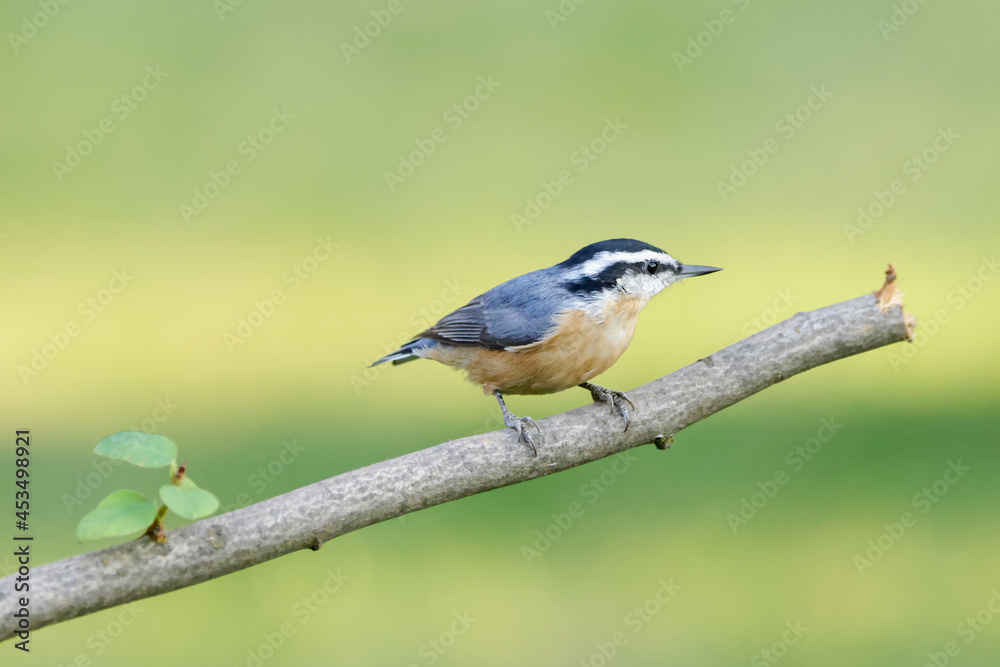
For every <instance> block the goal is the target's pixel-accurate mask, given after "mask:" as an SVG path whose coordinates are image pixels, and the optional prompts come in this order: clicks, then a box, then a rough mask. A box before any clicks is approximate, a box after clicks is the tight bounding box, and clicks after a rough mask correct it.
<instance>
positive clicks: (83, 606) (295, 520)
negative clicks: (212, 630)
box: [0, 267, 911, 640]
mask: <svg viewBox="0 0 1000 667" xmlns="http://www.w3.org/2000/svg"><path fill="white" fill-rule="evenodd" d="M887 274H888V275H889V279H887V281H886V285H885V287H883V289H881V290H879V292H876V293H875V294H874V295H873V294H867V295H865V296H862V297H859V298H857V299H853V300H851V301H845V302H843V303H839V304H835V305H832V306H827V307H825V308H821V309H819V310H814V311H811V312H808V313H799V314H797V315H795V316H794V317H792V318H790V319H788V320H786V321H784V322H781V323H779V324H777V325H775V326H773V327H771V328H769V329H766V330H764V331H761V332H759V333H757V334H755V335H753V336H751V337H749V338H747V339H744V340H742V341H740V342H738V343H735V344H734V345H730V346H729V347H727V348H725V349H724V350H720V351H719V352H716V353H715V354H713V355H711V356H709V357H706V358H704V359H701V360H699V361H697V362H695V363H693V364H691V365H690V366H687V367H686V368H682V369H680V370H678V371H677V372H675V373H672V374H670V375H667V376H666V377H662V378H660V379H659V380H655V381H653V382H650V383H649V384H647V385H644V386H642V387H639V388H637V389H634V390H632V391H630V392H629V397H630V398H631V399H632V401H633V402H634V403H635V405H636V408H637V410H636V411H635V413H634V415H633V416H632V425H631V427H630V428H629V430H628V431H627V432H624V433H623V432H622V430H621V423H622V422H621V418H620V417H618V416H617V415H613V414H611V412H610V410H609V408H608V406H607V405H606V404H593V405H587V406H585V407H581V408H578V409H576V410H572V411H570V412H566V413H563V414H560V415H556V416H553V417H550V418H548V419H544V420H541V421H539V422H538V425H539V427H540V428H541V431H542V437H541V438H540V440H539V442H538V444H539V449H538V456H537V458H535V457H532V455H531V452H530V450H529V449H528V448H527V447H526V446H524V445H521V444H518V443H517V442H516V441H515V439H514V437H513V435H512V433H511V432H510V431H508V430H504V431H497V432H493V433H486V434H483V435H475V436H470V437H467V438H461V439H459V440H453V441H450V442H445V443H443V444H440V445H437V446H435V447H430V448H429V449H424V450H422V451H418V452H414V453H412V454H407V455H405V456H401V457H399V458H395V459H391V460H389V461H383V462H381V463H376V464H374V465H371V466H368V467H366V468H362V469H360V470H355V471H352V472H348V473H344V474H342V475H338V476H337V477H332V478H330V479H327V480H324V481H321V482H317V483H315V484H311V485H309V486H306V487H303V488H300V489H297V490H295V491H292V492H290V493H286V494H284V495H282V496H278V497H276V498H272V499H270V500H266V501H264V502H260V503H257V504H256V505H251V506H250V507H245V508H243V509H239V510H236V511H234V512H230V513H228V514H223V515H220V516H216V517H212V518H209V519H205V520H203V521H199V522H197V523H193V524H191V525H188V526H185V527H183V528H179V529H177V530H173V531H170V532H169V533H168V537H169V541H168V542H167V543H166V544H155V543H153V542H151V541H150V540H149V539H147V538H140V539H137V540H133V541H131V542H128V543H125V544H121V545H118V546H114V547H110V548H107V549H102V550H100V551H94V552H91V553H85V554H81V555H79V556H73V557H71V558H66V559H64V560H61V561H58V562H55V563H50V564H48V565H43V566H41V567H38V568H35V569H34V570H33V571H32V572H31V593H30V598H31V603H30V610H31V629H32V630H37V629H39V628H41V627H44V626H46V625H50V624H52V623H58V622H61V621H66V620H69V619H71V618H76V617H77V616H82V615H84V614H90V613H93V612H96V611H100V610H102V609H107V608H108V607H113V606H115V605H120V604H124V603H127V602H131V601H133V600H139V599H142V598H147V597H150V596H153V595H158V594H160V593H166V592H168V591H173V590H177V589H179V588H184V587H185V586H191V585H193V584H197V583H200V582H203V581H207V580H209V579H213V578H215V577H221V576H222V575H225V574H229V573H230V572H236V571H238V570H242V569H244V568H247V567H250V566H253V565H257V564H258V563H263V562H264V561H268V560H271V559H272V558H277V557H278V556H283V555H285V554H288V553H291V552H293V551H297V550H299V549H309V548H311V549H318V548H319V547H320V545H322V544H323V543H324V542H326V541H327V540H330V539H332V538H334V537H337V536H338V535H343V534H344V533H348V532H350V531H353V530H357V529H358V528H363V527H365V526H369V525H371V524H373V523H378V522H380V521H386V520H388V519H392V518H394V517H398V516H400V515H403V514H407V513H408V512H414V511H416V510H420V509H423V508H425V507H431V506H433V505H438V504H440V503H445V502H448V501H450V500H457V499H459V498H464V497H465V496H469V495H472V494H474V493H481V492H483V491H489V490H490V489H496V488H498V487H501V486H507V485H509V484H516V483H518V482H523V481H526V480H529V479H534V478H535V477H541V476H543V475H550V474H552V473H555V472H559V471H562V470H566V469H568V468H572V467H574V466H578V465H582V464H584V463H588V462H590V461H595V460H597V459H601V458H604V457H607V456H611V455H613V454H617V453H619V452H622V451H625V450H627V449H630V448H632V447H638V446H640V445H644V444H648V443H651V442H654V441H656V442H658V443H662V442H663V439H664V438H667V437H669V436H672V435H674V434H675V433H677V432H678V431H680V430H681V429H684V428H686V427H688V426H690V425H691V424H693V423H695V422H697V421H699V420H701V419H704V418H705V417H707V416H709V415H711V414H713V413H715V412H718V411H719V410H722V409H723V408H726V407H729V406H730V405H732V404H734V403H736V402H737V401H740V400H742V399H744V398H747V397H748V396H751V395H752V394H755V393H757V392H758V391H760V390H762V389H764V388H766V387H769V386H771V385H773V384H775V383H777V382H780V381H782V380H785V379H787V378H790V377H792V376H793V375H795V374H797V373H801V372H803V371H806V370H809V369H810V368H814V367H816V366H820V365H822V364H825V363H828V362H831V361H835V360H837V359H842V358H844V357H847V356H850V355H854V354H858V353H860V352H865V351H867V350H872V349H875V348H878V347H881V346H883V345H888V344H890V343H895V342H898V341H902V340H905V339H907V338H909V337H910V335H911V331H910V328H911V322H910V320H909V318H908V317H907V316H906V315H905V314H904V313H903V310H902V307H901V302H900V300H899V294H898V292H897V291H896V287H895V284H894V282H893V279H894V277H895V276H894V275H892V274H891V267H890V272H887ZM581 393H582V392H581ZM15 576H16V575H11V576H9V577H6V578H5V579H3V580H0V640H4V639H9V638H10V637H12V636H13V635H14V631H15V623H14V621H15V620H16V619H14V618H13V616H12V613H13V611H14V610H15V603H16V597H15V594H14V577H15Z"/></svg>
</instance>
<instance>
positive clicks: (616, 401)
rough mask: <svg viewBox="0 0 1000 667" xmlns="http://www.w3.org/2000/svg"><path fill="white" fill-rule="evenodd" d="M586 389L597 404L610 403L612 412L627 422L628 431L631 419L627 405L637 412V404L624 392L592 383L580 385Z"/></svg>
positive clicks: (626, 428)
mask: <svg viewBox="0 0 1000 667" xmlns="http://www.w3.org/2000/svg"><path fill="white" fill-rule="evenodd" d="M578 386H580V387H582V388H584V389H587V390H589V391H590V396H591V397H592V398H593V399H594V402H595V403H610V404H611V412H617V413H618V414H620V415H621V416H622V419H624V420H625V430H626V431H627V430H628V425H629V421H630V420H629V417H628V409H627V408H626V407H625V404H626V403H628V404H629V407H631V408H632V412H635V404H634V403H633V402H632V401H631V400H629V397H628V396H626V395H625V393H624V392H621V391H615V390H614V389H608V388H607V387H602V386H600V385H597V384H593V383H592V382H584V383H583V384H581V385H578Z"/></svg>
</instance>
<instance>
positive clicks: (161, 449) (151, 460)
mask: <svg viewBox="0 0 1000 667" xmlns="http://www.w3.org/2000/svg"><path fill="white" fill-rule="evenodd" d="M94 451H95V452H97V453H98V454H100V455H101V456H107V457H108V458H111V459H120V460H122V461H128V462H129V463H132V464H134V465H137V466H140V467H142V468H162V467H164V466H168V465H170V463H171V462H172V461H173V460H174V459H176V458H177V445H175V444H174V443H173V441H172V440H171V439H170V438H165V437H163V436H162V435H155V434H152V433H143V432H142V431H120V432H118V433H114V434H112V435H109V436H108V437H106V438H104V439H103V440H101V441H100V442H99V443H97V446H96V447H94Z"/></svg>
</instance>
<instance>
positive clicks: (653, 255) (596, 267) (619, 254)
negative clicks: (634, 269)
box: [567, 250, 677, 280]
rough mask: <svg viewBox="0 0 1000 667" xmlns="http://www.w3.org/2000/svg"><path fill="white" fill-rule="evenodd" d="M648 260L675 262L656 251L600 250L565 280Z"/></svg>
mask: <svg viewBox="0 0 1000 667" xmlns="http://www.w3.org/2000/svg"><path fill="white" fill-rule="evenodd" d="M648 259H655V260H659V261H661V262H664V263H674V262H676V261H677V260H675V259H674V258H673V257H671V256H670V255H668V254H667V253H665V252H657V251H656V250H640V251H639V252H627V251H624V250H619V251H616V252H609V251H607V250H602V251H601V252H599V253H597V254H596V255H594V256H593V257H591V258H590V259H588V260H587V261H586V262H584V263H583V264H581V265H580V266H579V267H577V268H576V269H575V270H574V271H572V272H571V273H570V274H569V275H567V278H569V279H570V280H574V279H576V278H583V277H593V276H596V275H598V274H599V273H600V272H601V271H603V270H604V269H606V268H608V267H609V266H611V265H612V264H617V263H618V262H630V263H631V262H641V261H644V260H648Z"/></svg>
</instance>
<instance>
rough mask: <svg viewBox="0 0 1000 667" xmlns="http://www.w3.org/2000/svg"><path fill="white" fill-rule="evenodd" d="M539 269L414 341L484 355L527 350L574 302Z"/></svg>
mask: <svg viewBox="0 0 1000 667" xmlns="http://www.w3.org/2000/svg"><path fill="white" fill-rule="evenodd" d="M550 272H551V270H550V269H542V270H540V271H534V272H532V273H528V274H525V275H523V276H519V277H517V278H514V279H513V280H508V281H507V282H505V283H503V284H502V285H498V286H497V287H494V288H493V289H491V290H490V291H489V292H486V293H485V294H480V295H479V296H477V297H476V298H475V299H473V300H472V301H470V302H469V303H468V304H466V305H464V306H462V307H461V308H459V309H458V310H456V311H454V312H452V313H449V314H448V315H445V316H444V317H442V318H441V321H439V322H438V323H437V324H435V325H434V326H432V327H431V328H430V329H428V330H427V331H424V332H423V333H421V334H419V335H418V336H417V338H430V339H432V340H437V341H441V342H443V343H450V344H452V345H474V346H477V347H484V348H487V349H490V350H502V349H504V348H506V347H513V346H517V345H527V344H529V343H534V342H536V341H539V340H542V339H543V338H545V337H546V336H548V335H550V334H551V333H552V329H553V327H554V326H555V316H556V315H557V314H559V313H560V312H562V311H563V310H565V309H566V308H568V307H572V306H573V305H575V304H574V302H575V299H574V298H573V296H572V295H571V294H570V293H569V292H568V291H567V290H566V289H565V288H564V287H562V286H561V285H560V284H558V283H557V282H555V281H553V280H552V279H551V277H550Z"/></svg>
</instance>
